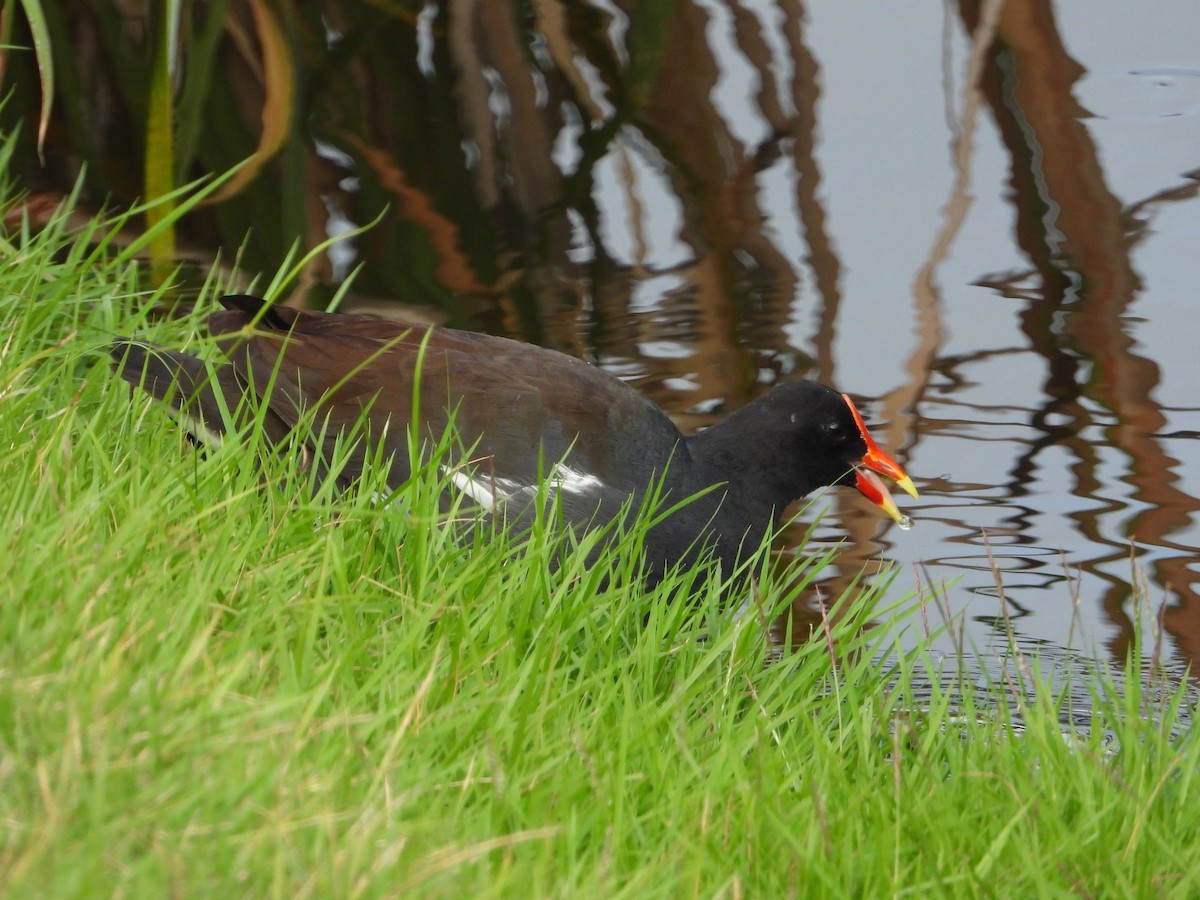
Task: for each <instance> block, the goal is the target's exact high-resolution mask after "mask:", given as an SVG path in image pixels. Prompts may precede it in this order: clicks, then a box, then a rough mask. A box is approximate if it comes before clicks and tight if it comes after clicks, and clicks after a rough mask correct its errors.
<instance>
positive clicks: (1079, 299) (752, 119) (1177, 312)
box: [331, 0, 1200, 667]
mask: <svg viewBox="0 0 1200 900" xmlns="http://www.w3.org/2000/svg"><path fill="white" fill-rule="evenodd" d="M572 8H573V10H574V12H573V13H572V14H571V15H570V16H568V17H566V18H565V19H564V18H559V17H557V16H558V14H557V13H555V12H554V10H555V9H557V7H554V6H553V5H551V4H532V6H531V7H530V9H529V17H528V18H527V19H526V20H525V21H523V22H522V23H521V25H522V26H523V28H525V29H527V30H526V31H521V30H519V29H517V28H516V27H515V26H513V25H512V22H511V20H510V19H505V17H504V16H502V15H494V14H493V13H489V12H487V11H486V10H485V9H484V7H483V6H482V5H480V6H479V7H476V8H475V14H474V16H473V17H466V18H465V19H455V18H454V17H447V16H445V15H444V13H443V12H442V11H440V10H439V9H438V8H437V7H436V6H434V5H432V4H430V5H427V6H426V7H425V9H426V13H425V14H424V16H423V18H422V20H421V22H420V23H419V25H418V29H417V32H418V33H417V35H416V43H417V45H418V50H419V52H420V54H421V58H422V59H423V60H425V64H424V68H423V69H422V74H421V76H420V77H421V78H425V79H427V80H430V81H432V80H434V79H446V80H447V81H448V82H449V83H451V84H453V85H454V92H455V96H456V101H457V105H456V108H455V113H456V115H457V116H458V117H459V118H458V122H459V125H460V129H461V130H453V131H454V133H455V134H457V135H458V137H459V138H460V146H459V147H451V148H443V150H444V151H445V152H448V153H450V154H451V155H453V156H457V157H458V158H461V159H462V161H463V162H464V164H465V165H466V167H467V169H468V171H470V172H471V174H472V180H471V185H472V187H473V190H474V192H475V197H476V198H477V201H478V202H479V204H480V205H481V206H482V207H483V208H485V209H486V210H487V211H488V212H489V214H490V216H491V222H492V224H493V227H495V228H496V229H497V230H498V233H499V235H500V237H499V238H498V239H497V240H496V245H495V248H494V249H496V250H497V252H496V254H495V260H496V263H495V265H496V266H497V274H495V275H494V276H492V277H491V279H490V281H489V282H488V285H487V290H480V289H479V288H476V290H475V292H474V293H475V294H476V295H480V294H483V295H490V296H487V297H486V300H477V301H476V302H475V304H474V306H472V307H470V308H469V310H468V312H469V313H470V314H472V315H474V316H475V317H476V318H477V319H478V320H481V322H482V324H484V325H485V326H487V327H490V328H492V329H493V330H497V331H503V332H507V333H510V334H515V335H518V336H524V337H526V338H530V339H535V340H539V341H541V342H542V343H546V344H549V345H551V346H556V347H559V348H560V349H564V350H566V351H568V352H571V353H574V354H576V355H579V356H582V357H584V358H587V359H590V360H591V361H593V362H595V363H597V364H599V365H602V366H604V367H606V368H607V369H609V370H610V371H612V372H614V373H616V374H618V375H620V376H621V377H623V378H625V379H627V380H628V381H630V382H631V383H633V384H635V385H636V386H637V387H638V388H639V389H640V390H642V391H644V392H646V393H647V394H649V395H650V396H652V397H653V398H654V399H655V400H656V401H657V402H659V403H660V404H661V405H662V406H664V407H665V408H667V409H668V410H669V411H670V412H671V413H672V415H673V416H674V417H675V418H676V420H677V421H678V422H680V424H681V425H683V426H685V427H686V428H697V427H702V426H703V425H705V424H707V423H709V422H711V421H714V420H715V419H717V418H719V417H720V416H721V415H723V414H725V413H726V412H728V411H729V410H730V409H731V408H735V407H736V406H738V405H740V404H742V403H744V402H746V401H747V400H748V399H750V398H751V397H753V396H755V395H756V394H758V393H760V392H761V391H762V390H764V389H766V387H767V386H769V385H770V384H771V383H773V382H775V381H776V380H779V379H785V378H793V377H798V376H807V377H813V378H817V379H820V380H823V381H826V382H828V383H830V384H834V385H836V386H838V387H839V388H841V389H843V390H848V391H850V392H852V393H854V394H855V395H856V396H859V397H862V398H864V399H865V400H867V401H868V402H867V406H868V409H869V410H870V413H869V416H870V418H871V419H872V420H873V422H874V428H875V430H876V432H877V437H878V438H879V439H880V441H881V443H882V444H883V445H884V446H885V447H887V448H889V449H890V450H892V451H894V452H895V453H896V454H897V456H898V458H899V459H900V460H901V461H902V463H903V464H904V465H906V467H907V468H908V470H909V472H910V473H911V474H912V475H913V476H914V478H915V479H916V481H917V484H918V486H919V487H920V489H921V492H922V497H921V500H920V502H918V503H912V502H905V503H904V506H905V509H906V511H908V512H909V513H911V515H912V516H913V518H914V519H915V522H916V527H914V528H913V529H912V530H911V531H901V530H899V529H897V528H895V527H894V526H892V525H890V523H887V522H885V521H883V520H881V519H880V518H879V517H878V516H877V515H876V514H875V513H874V512H873V511H872V510H870V509H869V507H867V506H866V505H865V504H864V502H862V501H861V500H860V499H859V498H857V496H856V495H854V494H853V492H846V491H837V492H832V493H830V494H828V495H826V497H825V498H823V499H822V501H821V502H819V503H818V504H816V505H815V506H814V507H811V508H810V509H809V510H807V511H805V512H803V513H801V516H800V521H801V522H806V521H811V518H812V516H813V514H814V513H815V512H816V510H817V509H818V508H820V507H822V506H824V505H825V501H826V500H827V501H828V503H829V504H830V505H831V509H830V510H829V512H828V514H827V515H826V517H825V518H824V519H823V521H822V524H821V525H820V526H819V528H818V530H817V539H818V541H820V542H835V541H836V542H844V543H845V544H846V546H845V552H844V553H843V555H842V557H841V562H840V564H839V567H838V569H839V572H840V575H841V578H842V579H843V580H845V581H848V580H849V579H850V578H852V577H853V576H854V575H855V574H856V573H857V572H858V571H859V569H860V568H861V566H862V565H863V564H864V563H874V562H878V561H893V562H895V563H897V564H899V566H900V574H899V576H898V577H897V579H896V580H895V582H894V585H893V588H892V591H893V595H894V596H900V595H902V594H904V593H907V592H910V591H913V590H914V589H916V588H917V586H918V580H920V581H921V582H922V583H923V585H924V587H923V589H924V591H925V592H926V595H927V596H928V593H929V591H930V590H931V587H933V586H936V585H939V584H941V585H943V586H942V587H941V588H940V590H941V592H942V594H943V596H944V597H945V600H946V602H947V603H948V605H949V607H950V608H951V609H952V611H953V612H954V614H955V615H961V616H963V617H964V622H965V636H966V638H967V640H968V641H969V642H970V643H971V644H973V645H975V646H977V647H979V648H986V647H990V646H994V645H995V644H996V640H997V634H998V633H1001V632H1002V631H1003V630H1007V629H1008V628H1011V629H1012V630H1013V631H1014V632H1015V634H1016V637H1017V639H1018V641H1019V642H1021V643H1023V644H1025V645H1027V646H1029V647H1034V646H1036V648H1037V649H1038V651H1039V652H1040V653H1041V654H1042V655H1043V656H1045V657H1049V658H1057V659H1065V660H1072V659H1077V658H1080V657H1082V658H1084V659H1088V658H1098V659H1108V660H1111V661H1113V662H1115V663H1117V664H1120V663H1121V662H1122V661H1123V660H1124V657H1125V654H1126V652H1127V651H1128V649H1129V645H1130V640H1131V634H1132V632H1131V625H1132V622H1133V620H1134V618H1135V617H1136V616H1137V615H1139V613H1138V611H1137V608H1138V604H1137V603H1136V602H1135V600H1136V597H1137V596H1141V597H1142V599H1143V601H1144V602H1143V603H1142V604H1141V609H1142V613H1141V614H1142V615H1145V616H1148V617H1158V618H1160V619H1161V622H1162V625H1163V627H1164V628H1165V634H1164V643H1163V652H1164V655H1165V658H1166V662H1167V663H1168V664H1170V665H1174V666H1179V667H1182V666H1185V665H1187V664H1190V663H1191V662H1193V661H1194V660H1195V659H1196V658H1197V654H1200V598H1198V596H1197V582H1198V581H1200V549H1198V548H1200V515H1198V510H1200V499H1198V498H1200V469H1198V467H1197V463H1200V452H1198V451H1200V443H1198V438H1200V401H1198V399H1197V392H1196V387H1195V386H1196V384H1197V382H1198V381H1200V359H1198V355H1197V352H1196V348H1197V339H1198V338H1200V314H1198V313H1197V311H1196V299H1197V298H1196V286H1197V285H1200V180H1198V179H1200V44H1197V42H1196V40H1195V35H1196V34H1197V33H1200V7H1197V5H1196V4H1195V2H1194V0H1175V2H1161V3H1155V4H1151V5H1145V4H1134V3H1123V4H1113V5H1109V6H1107V7H1106V9H1105V13H1104V14H1103V15H1098V14H1097V13H1096V11H1095V8H1094V6H1093V5H1092V4H1089V3H1083V2H1074V3H1059V4H1053V5H1051V4H1048V3H1044V2H1008V3H1006V4H995V3H993V4H973V3H962V4H959V5H953V4H951V5H943V6H937V5H934V4H880V3H874V2H844V0H838V2H836V3H835V2H819V3H814V4H809V5H807V6H804V7H800V6H799V5H795V4H778V3H765V2H759V3H751V2H739V3H727V2H716V0H698V2H681V3H678V4H676V5H675V6H674V9H673V11H672V12H670V14H669V17H668V20H667V21H668V25H667V28H666V29H665V37H663V38H662V39H661V40H660V41H658V42H657V43H656V40H657V39H656V36H655V34H654V32H653V29H652V28H651V27H650V26H649V25H647V24H646V23H645V22H639V21H637V20H635V19H631V18H630V17H629V16H628V15H627V14H626V13H625V12H623V6H622V5H618V4H615V3H607V2H595V3H591V4H587V5H583V4H580V5H576V6H574V7H572ZM972 35H975V36H976V37H975V38H973V37H972ZM424 90H428V88H427V87H426V88H424ZM331 142H332V140H331ZM430 149H432V148H430ZM360 164H361V163H358V164H354V165H360ZM352 168H353V166H352ZM420 169H421V167H420V166H412V165H410V167H409V170H408V171H409V172H410V173H411V172H413V171H418V172H419V171H420ZM347 177H350V178H353V179H355V182H354V183H351V184H349V185H348V187H349V188H350V190H349V192H348V193H349V194H353V193H354V192H355V191H358V190H360V189H361V172H360V171H358V170H357V169H354V171H353V172H348V173H347ZM411 177H414V178H415V177H416V176H411ZM414 183H415V182H414ZM423 190H427V191H429V192H430V193H432V194H436V192H437V187H436V186H435V185H433V184H432V183H430V182H426V184H425V186H424V188H423ZM396 196H399V195H398V194H396ZM402 205H403V203H402ZM442 205H443V209H442V211H441V212H442V215H443V216H446V217H447V218H449V219H451V220H452V221H451V224H452V225H453V226H454V227H455V228H458V229H462V231H461V232H460V234H461V233H465V232H466V231H468V230H469V229H470V228H471V227H472V226H471V224H470V223H467V222H465V221H463V220H461V219H459V220H456V219H454V214H453V213H452V212H447V211H446V209H447V208H448V204H446V203H444V202H443V204H442ZM353 206H354V202H353V201H351V200H347V202H346V204H345V207H344V214H345V217H346V220H347V221H348V222H358V221H360V219H357V218H356V217H355V214H354V213H353V212H352V211H351V208H352V207H353ZM408 206H409V209H410V210H411V209H413V208H414V206H413V204H412V203H411V202H409V204H408ZM431 218H432V217H425V218H424V219H422V222H423V224H424V225H425V226H426V227H428V225H429V222H430V220H431ZM352 246H353V250H352V255H353V259H354V260H355V261H363V262H365V264H366V267H367V269H369V268H370V267H371V266H372V265H373V264H375V263H376V262H377V261H378V253H376V252H373V250H372V248H371V239H370V238H367V239H365V240H363V241H360V242H359V243H358V244H357V245H352ZM460 246H462V244H460ZM384 248H385V249H386V245H384ZM506 251H507V252H506ZM457 259H458V260H459V261H460V262H461V256H460V257H458V258H457ZM441 262H442V264H443V265H444V268H443V271H446V272H451V271H453V272H454V273H455V274H454V277H455V278H458V279H459V280H460V281H462V280H466V281H482V280H483V279H482V276H481V275H480V274H479V273H480V271H481V267H480V266H479V265H478V264H477V263H476V264H473V265H463V266H460V267H458V268H457V269H454V268H453V267H452V265H451V264H452V263H454V262H455V258H454V256H453V254H452V253H447V254H446V255H443V256H442V257H441ZM464 273H469V274H470V277H469V278H466V279H464V277H463V276H464ZM459 287H461V285H459ZM468 296H470V292H468ZM489 311H490V312H489ZM531 311H532V312H531ZM802 527H803V526H800V525H798V526H796V527H795V528H794V529H793V530H792V533H793V534H799V533H801V530H802ZM847 535H849V537H848V538H847ZM918 573H919V574H918ZM997 573H998V574H999V577H1000V579H1001V583H1002V585H1003V596H1004V600H1005V603H1006V604H1007V606H1006V608H1002V607H1001V600H1000V596H999V594H1000V591H999V589H998V587H997ZM835 580H836V579H835ZM1135 584H1139V585H1140V587H1141V590H1140V592H1135V591H1134V590H1133V585H1135ZM837 588H838V585H836V584H834V585H830V586H828V589H829V591H836V590H837ZM1160 607H1161V608H1160ZM945 649H947V650H949V649H950V648H949V647H947V648H945Z"/></svg>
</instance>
